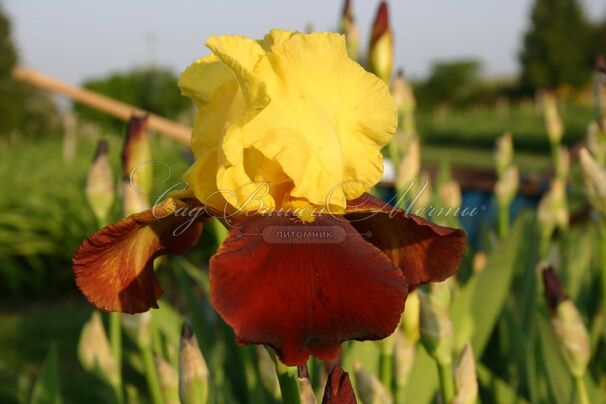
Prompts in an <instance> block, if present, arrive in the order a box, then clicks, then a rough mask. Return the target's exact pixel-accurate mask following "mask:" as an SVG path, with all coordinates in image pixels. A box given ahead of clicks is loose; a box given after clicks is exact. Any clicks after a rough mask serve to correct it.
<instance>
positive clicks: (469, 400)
mask: <svg viewBox="0 0 606 404" xmlns="http://www.w3.org/2000/svg"><path fill="white" fill-rule="evenodd" d="M454 379H455V388H456V392H457V393H456V396H455V398H454V400H453V401H452V404H475V403H476V402H477V400H478V378H477V375H476V360H475V358H474V355H473V349H472V347H471V344H470V343H469V342H468V343H467V344H466V345H465V348H463V352H461V355H460V356H459V359H458V360H457V363H456V365H455V370H454Z"/></svg>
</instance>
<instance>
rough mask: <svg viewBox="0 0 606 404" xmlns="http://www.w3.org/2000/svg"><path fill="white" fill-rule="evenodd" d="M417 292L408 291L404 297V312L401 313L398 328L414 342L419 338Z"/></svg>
mask: <svg viewBox="0 0 606 404" xmlns="http://www.w3.org/2000/svg"><path fill="white" fill-rule="evenodd" d="M420 305H421V301H420V300H419V292H418V291H417V290H413V291H412V292H410V293H408V297H407V298H406V305H405V306H404V312H403V313H402V319H401V320H400V328H401V330H402V332H403V333H404V335H405V336H406V339H408V340H409V341H411V342H413V343H416V342H417V341H419V338H420V328H419V327H420V326H419V315H420Z"/></svg>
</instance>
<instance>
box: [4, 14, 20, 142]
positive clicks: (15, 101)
mask: <svg viewBox="0 0 606 404" xmlns="http://www.w3.org/2000/svg"><path fill="white" fill-rule="evenodd" d="M16 64H17V51H16V49H15V46H14V44H13V41H12V38H11V24H10V20H9V19H8V17H7V16H6V15H5V14H4V12H3V10H2V8H1V4H0V94H2V97H0V135H6V134H9V133H10V132H11V131H12V130H13V129H15V127H16V126H17V124H18V122H19V121H20V119H21V116H22V113H23V111H22V105H23V104H22V102H21V100H22V97H23V94H22V89H21V87H20V86H19V85H18V84H17V83H15V82H14V81H13V80H12V79H11V72H12V70H13V67H15V65H16Z"/></svg>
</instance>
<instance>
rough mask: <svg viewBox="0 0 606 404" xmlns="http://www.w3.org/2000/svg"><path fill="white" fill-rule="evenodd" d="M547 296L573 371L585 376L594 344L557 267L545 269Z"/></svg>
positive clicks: (575, 373)
mask: <svg viewBox="0 0 606 404" xmlns="http://www.w3.org/2000/svg"><path fill="white" fill-rule="evenodd" d="M543 284H544V286H545V296H546V298H547V302H548V305H549V310H550V313H551V325H552V327H553V330H554V333H555V335H556V338H557V339H558V342H559V343H560V347H561V348H562V351H564V357H565V359H566V364H567V365H568V368H569V370H570V372H571V373H572V374H573V375H574V376H575V377H582V376H583V375H584V374H585V370H586V369H587V364H588V363H589V359H590V355H591V353H590V344H589V335H588V333H587V329H586V328H585V325H584V324H583V320H582V319H581V315H580V314H579V312H578V310H577V308H576V307H575V305H574V303H573V302H572V300H570V298H569V297H568V296H567V295H566V293H565V292H564V290H563V289H562V287H561V285H560V281H559V279H558V277H557V275H556V274H555V271H554V270H553V268H551V267H548V268H546V269H545V270H543Z"/></svg>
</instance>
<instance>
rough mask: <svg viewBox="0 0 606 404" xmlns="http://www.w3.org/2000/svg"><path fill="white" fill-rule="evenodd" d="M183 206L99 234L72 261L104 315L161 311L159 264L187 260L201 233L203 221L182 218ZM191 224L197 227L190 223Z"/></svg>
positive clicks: (172, 204) (173, 204) (165, 206)
mask: <svg viewBox="0 0 606 404" xmlns="http://www.w3.org/2000/svg"><path fill="white" fill-rule="evenodd" d="M178 204H182V202H177V201H175V200H173V199H167V200H166V201H164V202H163V203H162V204H159V205H157V206H155V207H154V208H152V209H148V210H146V211H144V212H141V213H136V214H134V215H131V216H129V217H127V218H125V219H123V220H121V221H119V222H117V223H114V224H111V225H109V226H106V227H104V228H103V229H101V230H99V231H97V232H96V233H94V234H93V235H91V236H90V237H88V238H87V239H86V240H84V241H83V242H82V244H81V245H80V247H79V248H78V250H77V251H76V253H75V254H74V257H73V270H74V274H75V278H76V284H77V285H78V288H79V289H80V290H81V291H82V293H83V294H84V296H86V298H87V299H88V301H89V302H91V303H92V304H94V305H95V306H97V307H98V308H99V309H102V310H106V311H119V312H123V313H141V312H144V311H146V310H148V309H149V308H151V307H158V306H157V303H156V302H157V300H158V299H159V298H160V296H161V295H162V289H161V288H160V284H159V283H158V279H157V278H156V275H155V274H154V268H153V261H154V258H156V257H158V256H160V255H164V254H184V253H185V252H186V251H187V250H188V249H189V248H191V247H192V246H193V245H194V244H195V243H196V242H197V241H198V237H199V236H200V232H201V231H202V225H201V224H200V223H199V219H200V218H201V217H200V216H199V217H198V218H197V219H198V220H192V217H191V216H186V215H178V214H176V210H177V208H178ZM189 221H192V223H188V222H189Z"/></svg>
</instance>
